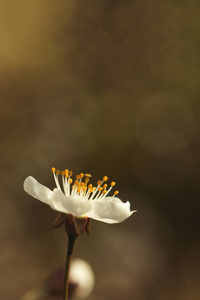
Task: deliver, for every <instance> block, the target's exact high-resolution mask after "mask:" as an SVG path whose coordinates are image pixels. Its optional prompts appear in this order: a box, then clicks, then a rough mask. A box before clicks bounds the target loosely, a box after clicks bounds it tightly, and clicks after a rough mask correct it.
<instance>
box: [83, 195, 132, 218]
mask: <svg viewBox="0 0 200 300" xmlns="http://www.w3.org/2000/svg"><path fill="white" fill-rule="evenodd" d="M134 212H136V210H134V211H130V202H128V201H127V202H126V203H123V202H122V201H121V200H120V199H119V198H116V197H105V198H103V199H99V200H98V199H97V200H94V201H92V211H90V212H88V213H87V216H88V217H90V218H92V219H95V220H97V221H101V222H105V223H109V224H112V223H120V222H122V221H124V220H125V219H127V218H128V217H130V216H131V215H132V214H133V213H134Z"/></svg>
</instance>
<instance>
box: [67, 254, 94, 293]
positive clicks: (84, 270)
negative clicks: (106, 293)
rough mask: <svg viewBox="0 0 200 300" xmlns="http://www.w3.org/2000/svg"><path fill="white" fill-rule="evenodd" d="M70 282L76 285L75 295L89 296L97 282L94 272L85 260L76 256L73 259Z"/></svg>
mask: <svg viewBox="0 0 200 300" xmlns="http://www.w3.org/2000/svg"><path fill="white" fill-rule="evenodd" d="M69 282H70V283H71V284H74V285H75V290H74V296H77V297H78V298H87V297H88V296H89V295H90V294H91V292H92V290H93V288H94V284H95V277H94V272H93V270H92V268H91V266H90V265H89V263H87V262H86V261H85V260H83V259H80V258H76V259H73V260H72V263H71V267H70V273H69Z"/></svg>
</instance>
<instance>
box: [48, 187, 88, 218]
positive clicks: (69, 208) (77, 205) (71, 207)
mask: <svg viewBox="0 0 200 300" xmlns="http://www.w3.org/2000/svg"><path fill="white" fill-rule="evenodd" d="M52 203H53V205H54V207H55V208H56V210H59V211H61V212H64V213H71V214H73V215H74V216H81V215H84V214H85V213H86V212H88V211H90V210H91V209H92V205H91V202H90V201H88V200H87V199H85V198H84V197H81V196H65V195H64V194H63V193H62V192H61V191H60V190H59V189H54V190H53V198H52Z"/></svg>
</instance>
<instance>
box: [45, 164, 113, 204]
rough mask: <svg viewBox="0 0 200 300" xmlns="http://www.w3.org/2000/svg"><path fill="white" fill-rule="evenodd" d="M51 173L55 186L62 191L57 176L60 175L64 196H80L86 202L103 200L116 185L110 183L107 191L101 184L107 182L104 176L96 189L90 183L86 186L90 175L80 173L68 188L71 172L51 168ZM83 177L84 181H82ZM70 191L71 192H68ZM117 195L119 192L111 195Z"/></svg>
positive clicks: (70, 181)
mask: <svg viewBox="0 0 200 300" xmlns="http://www.w3.org/2000/svg"><path fill="white" fill-rule="evenodd" d="M51 172H52V173H53V176H54V179H55V183H56V186H57V188H58V189H59V190H61V191H62V189H61V186H60V183H59V178H58V176H59V174H61V175H62V185H63V192H64V193H65V195H66V196H70V194H71V196H74V195H75V196H82V197H84V198H85V199H87V200H93V199H94V200H96V199H99V200H100V199H103V198H105V197H106V196H107V194H108V193H109V192H110V190H111V189H112V188H113V186H115V185H116V183H115V182H114V181H112V182H111V183H110V187H109V189H108V190H106V188H107V186H108V185H107V184H106V183H105V184H103V182H105V181H107V180H108V177H107V176H104V177H103V179H102V180H98V181H97V187H93V185H92V184H91V183H90V184H89V185H88V186H87V184H88V181H89V180H90V177H91V175H90V174H85V175H84V173H80V174H78V175H76V180H75V181H74V183H73V185H72V186H71V188H70V185H71V184H72V182H73V180H72V178H70V177H71V176H72V174H73V173H72V171H69V170H68V169H65V170H64V171H61V172H60V171H59V170H56V168H54V167H52V168H51ZM84 176H85V181H82V179H83V178H84ZM70 190H71V192H70ZM117 194H119V191H115V192H114V193H113V196H112V197H115V196H116V195H117Z"/></svg>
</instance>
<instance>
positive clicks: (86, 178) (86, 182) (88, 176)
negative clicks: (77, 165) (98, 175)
mask: <svg viewBox="0 0 200 300" xmlns="http://www.w3.org/2000/svg"><path fill="white" fill-rule="evenodd" d="M90 177H92V175H90V174H85V186H87V184H88V181H89V180H90Z"/></svg>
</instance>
